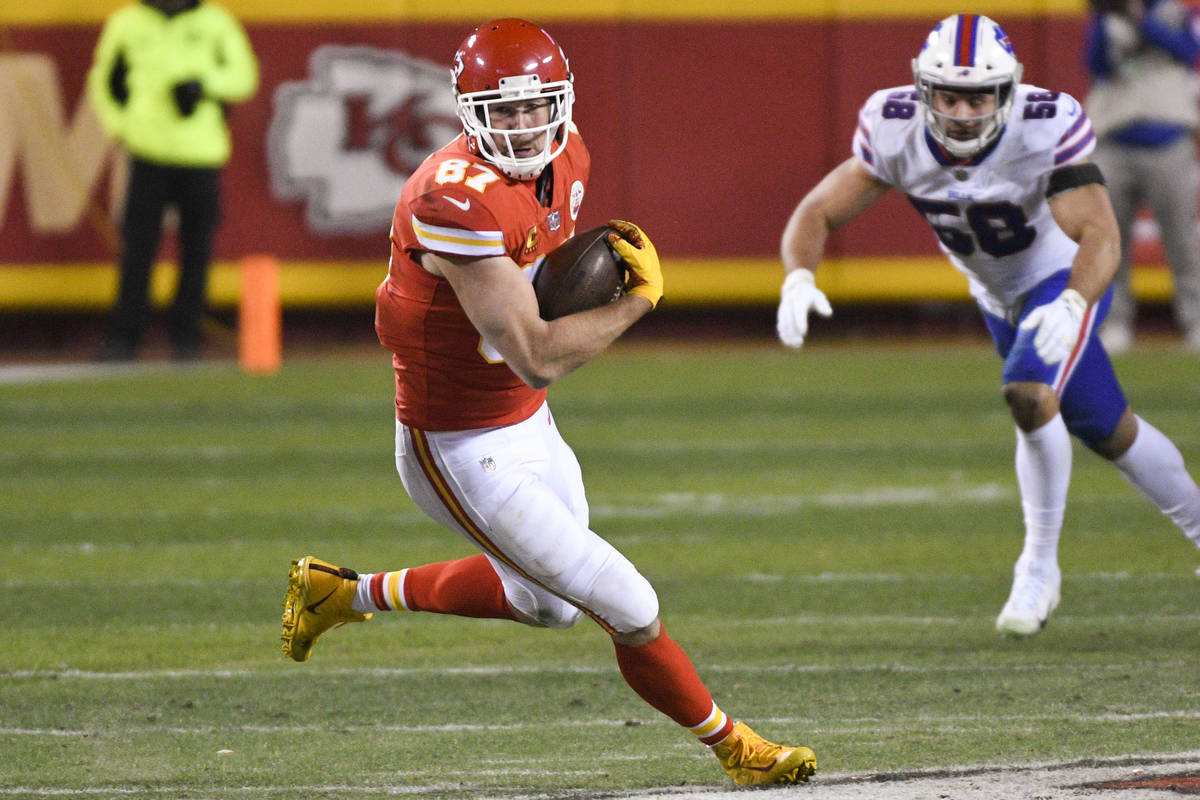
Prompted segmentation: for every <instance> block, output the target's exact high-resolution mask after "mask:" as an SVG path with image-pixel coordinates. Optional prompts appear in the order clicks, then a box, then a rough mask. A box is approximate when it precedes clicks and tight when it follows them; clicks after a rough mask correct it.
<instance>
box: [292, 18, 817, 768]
mask: <svg viewBox="0 0 1200 800" xmlns="http://www.w3.org/2000/svg"><path fill="white" fill-rule="evenodd" d="M452 75H453V79H454V93H455V97H456V98H457V102H458V113H459V118H460V120H461V121H462V124H463V134H462V135H460V136H459V137H458V138H457V139H455V140H454V141H453V142H451V143H449V144H447V145H446V146H445V147H443V148H441V149H440V150H438V151H437V152H436V153H433V154H432V155H431V156H429V158H427V159H426V160H425V162H424V163H423V164H422V165H421V166H420V168H418V169H417V171H416V172H415V173H414V174H413V175H412V177H411V178H409V180H408V181H407V182H406V184H405V186H404V190H403V193H402V194H401V197H400V201H399V203H398V204H397V206H396V214H395V218H394V219H393V222H392V232H391V243H392V257H391V264H390V267H389V270H388V277H387V279H386V280H385V281H384V282H383V284H382V285H381V286H380V287H379V291H378V292H377V293H376V318H375V327H376V331H377V332H378V334H379V339H380V341H381V342H382V343H383V344H384V346H386V347H387V348H388V349H389V350H391V351H392V354H393V357H392V363H393V366H394V368H395V379H396V403H395V406H396V466H397V469H398V470H399V472H400V478H401V480H402V482H403V484H404V487H405V489H406V490H407V491H408V493H409V495H410V496H411V497H412V499H413V501H414V502H415V503H416V504H417V505H418V506H419V507H420V508H421V510H422V511H424V512H425V513H426V514H428V515H429V517H430V518H432V519H433V520H435V521H437V522H439V523H441V524H442V525H444V526H446V527H447V528H449V529H450V530H452V531H455V532H456V533H458V534H460V535H462V536H465V537H466V538H467V539H469V540H470V541H471V542H472V543H473V544H474V545H476V546H477V547H478V548H479V549H480V551H481V552H480V553H479V554H478V555H474V556H470V557H467V558H461V559H457V560H453V561H445V562H439V563H434V564H422V565H419V566H413V567H410V568H407V569H394V570H390V571H386V572H374V573H364V574H362V575H360V574H358V573H356V572H355V571H353V570H349V569H345V568H339V567H335V566H333V565H332V564H329V563H327V562H324V561H321V560H320V559H316V558H313V557H312V556H305V557H304V558H300V559H297V560H296V561H294V562H293V566H292V570H291V573H290V575H289V583H288V590H287V595H286V599H285V601H284V613H283V636H282V638H283V651H284V654H285V655H287V656H288V657H290V658H292V659H295V660H296V661H304V660H306V659H307V658H308V656H309V653H310V651H311V649H312V646H313V644H314V643H315V641H316V639H317V637H318V636H320V635H321V634H322V633H323V632H324V631H326V630H328V629H329V628H331V627H333V626H335V625H338V624H340V623H343V622H358V621H362V620H364V619H365V618H366V617H367V615H369V614H373V613H376V612H382V611H408V612H417V611H424V612H433V613H440V614H453V615H456V616H467V617H485V618H493V619H505V620H511V621H515V622H521V623H524V624H527V625H536V626H540V627H547V628H567V627H570V626H571V625H574V624H575V623H576V622H578V621H579V620H580V619H582V618H583V616H584V615H587V616H588V617H590V618H591V619H592V620H594V621H595V622H596V623H597V624H598V625H599V626H600V628H601V629H602V630H604V631H605V632H606V633H607V634H608V635H609V636H611V637H612V642H613V645H614V647H615V651H616V653H615V654H616V660H617V665H618V668H619V670H620V672H621V675H622V677H623V678H624V679H625V681H626V682H627V683H628V684H629V686H630V687H631V688H632V689H633V690H634V691H635V692H636V693H637V694H638V695H639V696H641V697H642V698H643V699H644V700H645V701H646V702H647V703H649V704H650V705H651V706H653V707H654V708H655V709H657V710H658V711H660V712H662V713H663V714H665V715H666V716H667V717H669V718H670V719H672V720H674V721H675V722H677V723H678V724H679V725H681V726H682V727H683V728H685V729H686V730H688V731H690V732H691V734H693V735H694V736H695V737H696V739H697V740H699V741H700V742H702V743H704V744H706V745H709V746H710V747H711V748H712V752H713V754H714V755H715V756H716V757H717V759H718V761H719V762H720V764H721V766H722V767H723V768H724V769H725V771H726V772H727V773H728V774H729V775H730V776H731V777H732V778H733V779H734V781H735V782H737V783H745V784H772V783H795V782H797V781H803V780H807V779H808V777H809V776H810V775H812V774H813V772H814V771H815V769H816V757H815V756H814V754H813V751H812V750H810V749H809V748H807V747H785V746H782V745H777V744H773V743H771V742H768V741H766V740H764V739H763V738H762V737H760V736H758V735H757V734H756V733H755V732H754V731H752V730H751V729H750V728H749V727H747V726H746V725H745V724H744V723H742V722H736V721H735V720H733V719H731V718H730V717H728V716H726V714H725V713H724V712H723V711H722V710H721V709H720V708H718V707H717V704H716V703H715V702H713V697H712V694H711V693H710V692H709V690H708V689H707V688H706V687H705V685H704V683H703V681H701V679H700V677H699V675H698V674H697V673H696V670H695V668H694V667H693V666H692V663H691V661H690V660H689V659H688V657H687V655H686V654H685V653H684V651H683V649H682V648H681V647H680V646H679V645H678V644H676V643H675V642H674V641H673V640H672V639H671V637H670V636H668V635H667V632H666V630H665V629H664V628H663V625H662V622H661V621H660V620H659V617H658V597H657V595H656V594H655V591H654V588H653V587H652V586H651V585H650V583H649V582H648V581H647V580H646V578H645V577H644V576H642V574H641V573H640V572H638V570H637V568H636V567H634V565H633V564H632V563H630V561H629V560H628V559H627V558H625V556H623V555H622V554H621V553H620V552H618V551H617V549H616V548H614V547H613V546H612V545H611V544H609V543H608V542H607V541H605V540H604V539H602V538H601V537H600V536H599V535H597V534H596V533H595V532H593V531H592V530H591V529H590V527H589V523H588V505H587V498H586V496H585V494H584V487H583V480H582V476H581V473H580V468H579V464H578V462H577V461H576V460H575V454H574V453H573V452H572V451H571V448H570V447H568V446H567V444H566V442H565V441H563V439H562V437H561V435H560V434H559V432H558V427H557V425H556V424H555V420H554V416H553V415H552V414H551V413H550V406H549V405H548V404H547V402H546V391H545V387H546V386H547V385H548V384H550V383H552V382H553V381H554V380H556V379H557V378H559V377H561V376H562V375H565V374H566V373H567V372H570V371H571V370H572V369H575V368H576V367H578V366H580V365H582V364H583V363H585V362H586V361H588V360H589V359H590V358H592V357H593V356H595V355H596V354H598V353H599V352H601V351H602V350H603V349H604V348H605V347H606V346H607V345H608V344H609V343H611V342H612V341H613V340H615V339H616V338H617V337H618V336H620V335H621V333H623V332H624V331H625V330H626V329H627V328H628V327H629V326H630V325H632V324H633V323H634V322H635V321H636V320H638V319H639V318H640V317H642V316H643V315H644V314H646V313H647V312H649V311H650V309H651V308H653V307H654V305H655V304H656V303H657V302H658V300H659V298H660V297H661V296H662V286H663V283H662V273H661V271H660V269H659V264H658V256H657V255H656V254H655V251H654V247H653V245H652V244H650V240H649V239H648V238H647V237H646V236H645V234H644V233H643V232H642V231H640V230H639V229H638V228H637V227H636V226H634V225H632V224H629V223H625V222H619V221H617V222H614V223H611V224H613V225H614V227H616V228H617V229H618V230H619V231H620V234H621V235H620V236H616V235H612V236H611V237H610V242H611V243H612V245H613V246H614V248H615V249H616V250H617V252H618V253H619V254H620V255H621V256H622V258H623V259H624V260H625V262H626V264H627V265H628V267H629V274H630V278H629V281H628V284H627V286H626V292H625V294H624V295H622V296H621V297H620V298H618V299H617V300H616V301H614V302H612V303H610V304H608V305H605V306H601V307H600V308H596V309H592V310H590V311H585V312H582V313H579V314H570V315H567V316H564V317H559V318H558V319H555V320H552V321H549V322H547V321H545V320H543V319H541V317H540V316H539V314H538V307H537V300H536V298H535V297H534V293H533V288H532V286H531V283H530V280H531V278H532V276H533V275H534V274H535V271H536V270H537V268H538V266H539V265H540V263H541V261H542V259H543V258H544V257H545V255H546V253H548V252H550V251H551V250H553V249H554V248H556V247H558V246H559V245H560V244H562V242H564V241H565V240H566V239H567V238H568V237H569V236H570V235H571V234H572V233H573V232H574V229H575V220H576V217H577V215H578V213H579V207H580V203H581V202H582V200H583V197H584V193H585V191H586V185H587V180H588V175H589V171H590V159H589V157H588V152H587V148H586V147H585V146H584V144H583V140H582V139H581V137H580V135H579V132H578V130H576V128H575V127H574V125H573V124H572V122H571V109H572V103H573V99H574V88H573V79H572V76H571V72H570V69H569V67H568V65H567V60H566V57H565V56H564V55H563V53H562V50H561V49H560V48H559V46H558V44H557V43H556V42H555V41H554V39H552V38H551V37H550V35H549V34H547V33H546V32H545V31H544V30H542V29H541V28H539V27H538V26H536V25H533V24H532V23H529V22H526V21H524V20H517V19H502V20H496V21H494V22H490V23H487V24H485V25H481V26H480V27H479V28H477V29H476V30H475V31H473V32H472V33H471V34H470V35H469V36H468V37H467V38H466V40H464V41H463V43H462V46H461V47H460V48H459V50H458V52H457V53H456V55H455V58H454V67H453V69H452Z"/></svg>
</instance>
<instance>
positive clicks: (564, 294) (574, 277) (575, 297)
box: [533, 225, 625, 320]
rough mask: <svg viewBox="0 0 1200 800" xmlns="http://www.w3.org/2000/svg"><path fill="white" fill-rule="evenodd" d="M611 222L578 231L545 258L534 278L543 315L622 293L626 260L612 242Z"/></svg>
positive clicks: (601, 302)
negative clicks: (610, 236) (610, 242)
mask: <svg viewBox="0 0 1200 800" xmlns="http://www.w3.org/2000/svg"><path fill="white" fill-rule="evenodd" d="M610 233H616V231H614V230H613V229H612V228H610V227H608V226H607V225H601V226H600V227H599V228H592V229H591V230H587V231H584V232H583V233H577V234H575V235H574V236H572V237H571V238H570V239H567V240H566V241H565V242H563V243H562V244H561V245H559V246H558V248H557V249H555V250H552V251H551V252H550V253H549V254H548V255H547V256H546V257H545V259H543V260H542V264H541V266H540V267H539V268H538V271H537V275H535V276H534V278H533V293H534V294H535V295H537V301H538V309H539V311H540V312H541V315H542V319H545V320H551V319H555V318H556V317H562V316H565V315H567V314H574V313H576V312H578V311H587V310H588V309H589V308H596V307H597V306H602V305H604V304H605V303H611V302H612V301H613V300H616V299H617V298H618V297H620V296H621V292H622V291H623V290H624V287H625V262H624V260H622V258H621V257H620V256H619V255H617V253H616V251H615V250H613V249H612V247H611V246H610V245H609V243H608V235H609V234H610Z"/></svg>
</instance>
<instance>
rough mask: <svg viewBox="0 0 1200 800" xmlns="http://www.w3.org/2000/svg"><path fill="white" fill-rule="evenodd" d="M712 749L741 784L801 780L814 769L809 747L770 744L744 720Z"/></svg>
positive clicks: (815, 764) (805, 779)
mask: <svg viewBox="0 0 1200 800" xmlns="http://www.w3.org/2000/svg"><path fill="white" fill-rule="evenodd" d="M712 751H713V755H715V756H716V757H717V760H718V761H720V762H721V766H722V767H724V768H725V771H726V772H728V773H729V777H731V778H733V782H734V783H737V784H741V785H759V786H762V785H766V784H771V783H803V782H804V781H807V780H808V779H809V778H810V777H812V775H813V773H815V772H816V771H817V756H816V753H814V752H813V751H812V750H810V749H809V748H807V747H784V746H783V745H778V744H772V743H771V742H768V741H767V740H766V739H764V738H762V737H761V736H759V735H758V734H757V733H755V732H754V731H752V730H750V727H749V726H748V725H746V724H745V723H744V722H739V723H737V724H736V725H734V726H733V733H731V734H729V736H728V737H727V738H726V739H725V741H723V742H721V743H720V744H715V745H713V748H712Z"/></svg>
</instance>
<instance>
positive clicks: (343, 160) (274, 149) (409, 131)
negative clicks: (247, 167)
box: [267, 45, 461, 234]
mask: <svg viewBox="0 0 1200 800" xmlns="http://www.w3.org/2000/svg"><path fill="white" fill-rule="evenodd" d="M309 74H310V76H311V77H310V79H309V80H307V81H293V82H287V83H281V84H279V86H278V88H277V89H276V90H275V94H274V98H273V100H274V114H273V116H272V118H271V124H270V128H269V130H268V132H267V165H268V169H269V171H270V175H271V190H272V192H273V193H274V194H275V196H276V197H278V198H279V199H281V200H302V201H304V203H305V220H306V223H307V225H308V227H309V228H311V229H312V230H313V231H315V232H317V233H323V234H341V233H364V232H369V231H374V230H382V231H386V230H387V229H388V226H389V225H390V224H391V221H392V212H393V211H394V210H395V207H396V200H397V199H399V197H400V189H401V187H402V186H403V185H404V181H405V180H407V179H408V176H409V175H411V174H412V172H413V170H414V169H416V167H417V165H418V164H420V163H421V161H422V160H423V159H424V158H425V157H426V156H427V155H429V154H430V153H432V152H433V151H434V150H436V149H437V148H439V147H441V146H442V145H444V144H446V143H447V142H449V141H450V140H451V139H453V138H454V137H455V136H456V135H458V133H459V131H460V130H461V128H460V127H459V123H458V118H457V117H456V116H455V105H454V95H453V92H452V91H451V88H450V81H449V80H447V77H446V68H445V67H444V66H442V65H440V64H434V63H432V62H429V61H424V60H422V59H418V58H413V57H411V56H409V55H407V54H405V53H398V52H393V51H388V50H379V49H376V48H372V47H341V46H333V45H330V46H326V47H320V48H318V49H316V50H314V51H313V54H312V58H311V59H310V61H309Z"/></svg>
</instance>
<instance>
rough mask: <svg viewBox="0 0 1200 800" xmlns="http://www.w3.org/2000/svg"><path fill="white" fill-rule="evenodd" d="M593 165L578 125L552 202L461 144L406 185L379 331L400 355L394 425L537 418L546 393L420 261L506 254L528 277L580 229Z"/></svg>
mask: <svg viewBox="0 0 1200 800" xmlns="http://www.w3.org/2000/svg"><path fill="white" fill-rule="evenodd" d="M590 168H591V158H590V156H589V155H588V152H587V148H586V147H584V145H583V142H582V141H581V140H580V138H579V135H578V133H577V132H576V131H575V130H574V128H573V127H572V130H571V135H570V136H569V137H568V139H567V146H566V148H565V149H564V150H563V152H562V153H560V154H559V155H558V157H557V158H555V159H554V160H553V161H552V162H550V166H549V167H547V170H548V171H550V172H551V173H552V175H553V188H552V191H551V193H550V197H549V200H548V203H546V204H543V203H541V202H539V201H538V197H537V182H536V181H532V180H531V181H517V180H513V179H511V178H509V177H507V176H505V175H504V173H502V172H500V171H499V169H497V168H496V167H494V166H492V165H491V164H489V163H488V162H487V161H486V160H485V159H483V158H481V157H480V156H477V155H474V154H472V153H471V151H470V150H469V149H468V146H467V141H466V138H465V137H464V136H461V135H460V136H459V137H458V138H457V139H455V140H454V141H453V142H451V143H450V144H448V145H446V146H445V147H443V148H442V149H441V150H438V151H437V152H435V153H433V154H432V155H431V156H429V157H428V158H427V159H425V161H424V163H422V164H421V166H420V167H418V168H417V171H416V172H414V173H413V174H412V177H410V178H409V179H408V181H407V182H406V183H405V184H404V190H403V192H401V195H400V202H399V203H398V204H397V205H396V214H395V216H394V217H393V218H392V232H391V237H390V238H391V242H392V253H391V261H390V264H389V267H388V276H387V279H386V280H384V282H383V283H382V284H380V286H379V289H378V290H377V291H376V293H375V332H376V333H377V334H378V336H379V341H380V342H381V343H382V344H383V346H384V347H386V348H388V349H389V350H391V351H392V365H393V366H394V367H395V371H396V418H397V419H399V420H400V421H401V422H403V423H404V424H405V425H409V426H411V427H413V428H418V429H420V430H429V431H446V430H468V429H475V428H490V427H494V426H497V425H510V424H512V423H515V422H520V421H521V420H524V419H526V418H528V417H529V416H530V415H531V414H533V412H534V411H536V410H537V409H538V408H539V407H540V406H541V404H542V403H543V402H544V401H545V398H546V391H545V390H544V389H534V388H532V387H530V386H529V385H528V384H526V383H525V382H524V381H522V380H521V379H520V378H519V377H517V375H516V373H514V372H513V371H512V370H511V369H509V368H508V366H507V365H506V364H505V363H504V361H503V359H502V358H501V356H500V354H499V353H498V352H496V350H495V349H494V348H493V347H491V345H489V344H488V343H487V342H486V341H485V340H484V339H483V338H482V337H481V336H480V334H479V331H477V330H475V327H474V326H473V325H472V324H471V321H470V319H468V318H467V315H466V312H464V311H463V309H462V306H461V305H459V302H458V298H457V297H456V296H455V294H454V291H453V290H452V289H451V288H450V284H449V282H447V281H446V280H445V279H443V278H438V277H435V276H434V275H431V274H429V273H428V272H426V271H425V269H424V268H422V267H421V265H420V264H419V263H418V262H417V261H416V260H415V259H417V258H419V257H420V254H421V253H422V252H424V251H430V252H434V253H438V254H441V255H447V256H466V257H472V256H474V257H478V258H485V257H488V256H508V257H509V258H511V259H512V260H513V261H514V262H516V264H517V266H518V267H520V268H521V269H523V270H524V271H525V272H526V274H527V275H530V276H532V274H533V268H534V267H535V266H536V265H537V264H538V263H539V262H540V261H541V259H542V258H544V257H545V256H546V254H547V253H549V252H550V251H551V250H553V249H554V248H556V247H558V246H559V245H560V244H562V243H563V242H564V241H566V240H567V239H568V238H569V237H570V236H571V235H572V234H573V233H574V232H575V220H576V218H577V217H578V215H579V206H580V203H581V202H582V201H583V193H584V189H585V187H586V186H587V180H588V173H589V171H590Z"/></svg>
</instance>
